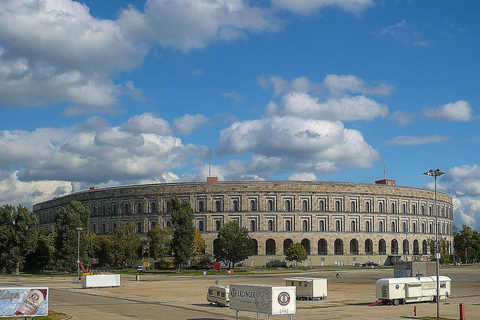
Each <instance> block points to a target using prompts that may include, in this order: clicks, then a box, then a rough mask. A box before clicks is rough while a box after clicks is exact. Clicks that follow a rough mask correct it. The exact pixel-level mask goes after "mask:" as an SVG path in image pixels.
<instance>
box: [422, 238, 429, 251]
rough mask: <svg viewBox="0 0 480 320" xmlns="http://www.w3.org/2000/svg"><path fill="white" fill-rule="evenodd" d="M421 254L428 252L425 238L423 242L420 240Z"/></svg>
mask: <svg viewBox="0 0 480 320" xmlns="http://www.w3.org/2000/svg"><path fill="white" fill-rule="evenodd" d="M422 254H428V244H427V240H423V242H422Z"/></svg>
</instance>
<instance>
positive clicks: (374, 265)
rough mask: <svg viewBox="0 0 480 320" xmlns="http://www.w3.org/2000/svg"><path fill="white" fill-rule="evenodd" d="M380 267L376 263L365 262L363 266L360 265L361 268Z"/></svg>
mask: <svg viewBox="0 0 480 320" xmlns="http://www.w3.org/2000/svg"><path fill="white" fill-rule="evenodd" d="M379 266H380V265H379V264H378V263H376V262H372V261H367V262H365V263H364V264H362V267H379Z"/></svg>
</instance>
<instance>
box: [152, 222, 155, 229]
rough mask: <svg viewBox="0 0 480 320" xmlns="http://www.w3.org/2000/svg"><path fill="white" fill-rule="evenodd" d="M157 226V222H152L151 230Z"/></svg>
mask: <svg viewBox="0 0 480 320" xmlns="http://www.w3.org/2000/svg"><path fill="white" fill-rule="evenodd" d="M155 225H156V224H155V221H152V224H151V228H152V229H155Z"/></svg>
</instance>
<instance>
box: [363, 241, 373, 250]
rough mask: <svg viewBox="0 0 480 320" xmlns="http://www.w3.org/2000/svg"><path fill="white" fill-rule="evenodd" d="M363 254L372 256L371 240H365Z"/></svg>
mask: <svg viewBox="0 0 480 320" xmlns="http://www.w3.org/2000/svg"><path fill="white" fill-rule="evenodd" d="M365 254H373V241H372V240H371V239H367V240H365Z"/></svg>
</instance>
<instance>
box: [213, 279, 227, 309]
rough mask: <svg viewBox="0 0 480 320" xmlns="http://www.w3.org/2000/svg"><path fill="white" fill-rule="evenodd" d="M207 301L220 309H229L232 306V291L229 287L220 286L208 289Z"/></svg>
mask: <svg viewBox="0 0 480 320" xmlns="http://www.w3.org/2000/svg"><path fill="white" fill-rule="evenodd" d="M207 301H208V303H210V304H215V305H216V306H219V307H228V306H229V305H230V289H229V286H222V285H220V284H217V285H214V286H210V287H208V291H207Z"/></svg>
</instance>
